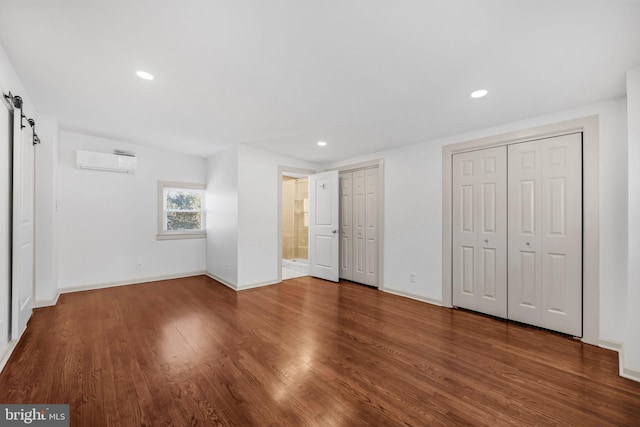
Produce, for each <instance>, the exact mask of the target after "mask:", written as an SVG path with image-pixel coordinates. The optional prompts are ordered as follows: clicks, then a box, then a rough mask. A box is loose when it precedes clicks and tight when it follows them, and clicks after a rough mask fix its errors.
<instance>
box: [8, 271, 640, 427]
mask: <svg viewBox="0 0 640 427" xmlns="http://www.w3.org/2000/svg"><path fill="white" fill-rule="evenodd" d="M617 370H618V360H617V354H616V353H614V352H611V351H608V350H604V349H601V348H597V347H593V346H590V345H584V344H582V343H580V342H578V341H574V340H572V339H569V338H567V337H564V336H560V335H556V334H553V333H550V332H545V331H541V330H537V329H534V328H528V327H524V326H520V325H515V324H511V323H506V322H503V321H500V320H497V319H493V318H489V317H484V316H480V315H476V314H473V313H468V312H464V311H458V310H451V309H446V308H441V307H435V306H432V305H429V304H425V303H421V302H417V301H413V300H409V299H406V298H402V297H397V296H394V295H390V294H386V293H383V292H379V291H377V290H375V289H372V288H368V287H365V286H360V285H355V284H352V283H349V282H344V283H340V284H334V283H329V282H324V281H321V280H316V279H312V278H308V277H305V278H300V279H293V280H289V281H286V282H284V283H282V284H280V285H274V286H269V287H265V288H258V289H253V290H247V291H243V292H240V293H236V292H234V291H232V290H230V289H228V288H226V287H225V286H223V285H220V284H218V283H217V282H215V281H213V280H211V279H209V278H207V277H204V276H201V277H194V278H188V279H178V280H169V281H163V282H156V283H149V284H142V285H133V286H125V287H119V288H110V289H102V290H95V291H87V292H78V293H73V294H65V295H62V296H61V297H60V300H59V302H58V305H57V306H55V307H49V308H43V309H37V310H35V312H34V315H33V317H32V319H31V322H30V324H29V327H28V328H27V331H26V332H25V335H24V337H23V339H22V340H21V341H20V343H19V344H18V347H17V348H16V349H15V351H14V354H13V356H12V357H11V359H10V361H9V362H8V364H7V366H6V367H5V369H4V371H3V372H2V374H1V375H0V402H2V403H69V404H71V421H72V423H71V424H72V425H76V426H101V425H112V426H135V425H148V426H162V425H176V426H184V425H239V426H251V425H259V426H263V425H270V426H271V425H272V426H280V425H282V426H300V425H319V426H334V425H336V426H338V425H340V426H357V425H367V424H368V425H416V426H417V425H457V424H472V425H514V424H518V425H581V426H587V425H599V426H602V425H618V426H620V425H629V426H631V425H636V426H637V425H640V384H639V383H635V382H633V381H630V380H626V379H623V378H620V377H618V373H617Z"/></svg>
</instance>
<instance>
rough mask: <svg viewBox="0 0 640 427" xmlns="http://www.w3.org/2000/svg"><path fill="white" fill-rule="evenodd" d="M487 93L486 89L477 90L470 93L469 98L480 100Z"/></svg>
mask: <svg viewBox="0 0 640 427" xmlns="http://www.w3.org/2000/svg"><path fill="white" fill-rule="evenodd" d="M488 93H489V91H488V90H486V89H479V90H476V91H475V92H471V97H472V98H482V97H483V96H485V95H486V94H488Z"/></svg>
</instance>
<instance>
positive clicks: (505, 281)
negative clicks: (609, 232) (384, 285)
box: [452, 133, 582, 336]
mask: <svg viewBox="0 0 640 427" xmlns="http://www.w3.org/2000/svg"><path fill="white" fill-rule="evenodd" d="M452 200H453V221H452V224H453V304H454V305H455V306H458V307H462V308H468V309H470V310H475V311H479V312H483V313H487V314H491V315H494V316H498V317H503V318H508V319H512V320H515V321H519V322H523V323H528V324H531V325H535V326H540V327H543V328H546V329H551V330H555V331H558V332H563V333H566V334H571V335H574V336H582V134H581V133H575V134H570V135H563V136H558V137H553V138H547V139H541V140H536V141H529V142H524V143H518V144H511V145H506V146H500V147H495V148H490V149H483V150H477V151H472V152H467V153H461V154H456V155H454V156H453V199H452Z"/></svg>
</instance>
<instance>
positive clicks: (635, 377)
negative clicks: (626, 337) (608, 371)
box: [618, 344, 640, 382]
mask: <svg viewBox="0 0 640 427" xmlns="http://www.w3.org/2000/svg"><path fill="white" fill-rule="evenodd" d="M626 361H627V358H626V356H625V353H624V344H623V345H622V347H621V348H620V352H619V353H618V365H619V366H620V376H621V377H622V378H626V379H628V380H632V381H637V382H640V371H638V370H636V369H631V368H627V367H625V365H626Z"/></svg>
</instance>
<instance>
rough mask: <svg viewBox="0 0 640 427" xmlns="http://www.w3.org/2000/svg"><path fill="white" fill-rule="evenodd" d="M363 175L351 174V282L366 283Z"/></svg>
mask: <svg viewBox="0 0 640 427" xmlns="http://www.w3.org/2000/svg"><path fill="white" fill-rule="evenodd" d="M365 192H366V189H365V174H364V171H363V170H359V171H355V172H353V249H354V252H353V276H352V277H353V280H354V281H356V282H359V283H365V281H366V262H367V261H366V234H365V233H366V230H365V227H366V224H365Z"/></svg>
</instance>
